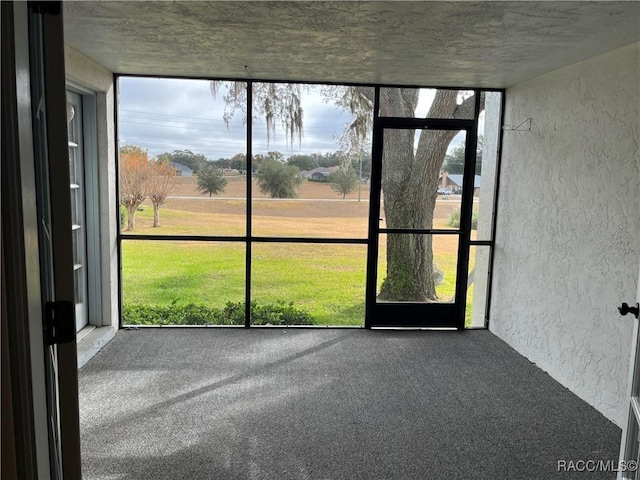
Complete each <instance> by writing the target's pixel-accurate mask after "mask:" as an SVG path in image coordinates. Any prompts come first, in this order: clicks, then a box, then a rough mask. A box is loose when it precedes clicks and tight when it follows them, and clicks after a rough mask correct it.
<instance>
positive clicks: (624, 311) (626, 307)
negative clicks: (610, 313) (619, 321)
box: [618, 303, 640, 318]
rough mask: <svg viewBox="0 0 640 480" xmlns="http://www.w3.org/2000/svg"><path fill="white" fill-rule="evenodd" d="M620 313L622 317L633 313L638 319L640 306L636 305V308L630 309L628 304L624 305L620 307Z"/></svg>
mask: <svg viewBox="0 0 640 480" xmlns="http://www.w3.org/2000/svg"><path fill="white" fill-rule="evenodd" d="M618 311H619V312H620V315H626V314H628V313H632V314H633V316H634V317H636V318H638V314H640V304H638V303H636V305H635V306H634V307H630V306H629V305H627V304H626V303H623V304H622V305H621V306H619V307H618Z"/></svg>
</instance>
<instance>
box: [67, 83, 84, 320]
mask: <svg viewBox="0 0 640 480" xmlns="http://www.w3.org/2000/svg"><path fill="white" fill-rule="evenodd" d="M82 113H83V112H82V97H81V96H80V95H78V94H77V93H75V92H70V91H67V122H68V124H67V128H68V134H69V180H70V191H71V235H72V245H73V275H74V283H75V293H74V302H75V310H76V332H79V331H80V330H82V329H83V328H84V327H85V326H86V325H87V324H88V323H89V317H88V313H87V280H88V277H87V267H88V265H87V221H86V215H85V204H86V203H85V202H86V200H85V199H86V187H87V186H86V182H85V175H84V171H85V168H84V134H83V124H84V122H83V118H82Z"/></svg>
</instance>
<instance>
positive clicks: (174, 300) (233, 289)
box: [122, 207, 473, 326]
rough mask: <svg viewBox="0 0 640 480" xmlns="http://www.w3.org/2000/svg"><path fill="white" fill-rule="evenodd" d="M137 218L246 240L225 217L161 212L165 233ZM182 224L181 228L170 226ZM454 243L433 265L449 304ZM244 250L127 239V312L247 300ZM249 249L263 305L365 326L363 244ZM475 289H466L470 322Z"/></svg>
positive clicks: (382, 266) (317, 320)
mask: <svg viewBox="0 0 640 480" xmlns="http://www.w3.org/2000/svg"><path fill="white" fill-rule="evenodd" d="M138 213H139V216H138V221H139V225H140V227H139V229H138V232H139V233H142V232H144V233H161V234H173V233H187V232H185V231H184V230H185V221H186V223H188V225H189V226H192V227H193V229H194V233H195V232H197V231H202V228H205V226H207V225H215V226H216V229H217V230H219V231H218V232H217V233H218V234H224V235H242V232H241V231H240V229H239V228H238V227H239V226H240V224H239V223H237V222H236V223H235V224H234V223H233V222H231V223H225V222H224V221H220V219H221V218H222V220H225V219H227V217H224V216H220V215H216V214H214V213H200V212H199V213H194V212H182V211H176V210H170V209H163V210H162V212H161V218H162V221H163V223H162V227H161V229H152V228H151V227H150V224H149V221H150V219H151V218H152V210H151V209H150V208H148V207H147V208H145V209H144V210H143V211H142V212H138ZM178 219H179V220H180V224H179V225H175V224H173V223H174V222H173V220H178ZM273 221H274V222H277V221H278V218H277V217H275V218H274V220H273ZM274 228H277V226H274ZM453 239H454V237H448V238H443V239H442V241H434V253H435V256H436V263H437V265H438V268H440V269H441V270H442V271H443V272H444V274H445V276H444V281H443V283H442V284H440V285H439V286H438V287H437V294H438V297H439V298H440V299H441V300H442V301H451V300H452V299H453V296H454V292H455V281H456V279H455V270H456V263H457V252H456V249H457V239H455V246H452V244H450V243H447V242H449V241H451V240H453ZM245 248H246V247H245V245H244V243H241V242H238V243H235V242H184V241H142V240H123V241H122V278H123V282H122V288H123V304H124V306H125V310H126V307H127V306H133V305H142V306H152V307H159V308H165V307H168V306H178V307H180V306H185V305H188V304H193V305H197V306H203V307H207V308H211V309H223V308H225V305H227V304H228V302H233V303H238V304H241V303H243V302H244V300H245V258H246V252H245ZM252 249H253V251H252V283H251V294H252V299H253V301H255V302H256V303H257V304H258V305H267V304H277V303H284V304H289V303H292V304H293V306H294V307H295V308H296V309H299V310H301V311H304V312H306V313H308V314H309V315H308V316H309V317H310V318H311V323H313V324H316V325H355V326H362V325H363V324H364V304H365V283H366V260H367V259H366V255H367V249H366V246H364V245H348V244H343V245H340V244H291V243H254V244H253V246H252ZM380 252H381V256H380V259H379V262H378V272H379V274H378V277H379V278H378V284H379V285H380V284H381V282H382V280H383V278H384V272H385V271H386V258H385V249H384V248H381V249H380ZM471 260H472V261H473V257H472V259H471ZM472 288H473V287H472ZM472 288H471V289H470V290H469V291H468V292H467V303H468V306H467V312H466V313H467V323H468V322H469V321H470V314H471V294H472ZM126 323H127V318H126V317H125V324H126Z"/></svg>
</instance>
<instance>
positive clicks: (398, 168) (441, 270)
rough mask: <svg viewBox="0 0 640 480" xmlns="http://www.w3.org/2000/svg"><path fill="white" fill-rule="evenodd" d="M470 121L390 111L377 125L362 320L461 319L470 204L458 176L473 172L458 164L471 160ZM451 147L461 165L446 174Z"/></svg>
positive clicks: (455, 322) (423, 322)
mask: <svg viewBox="0 0 640 480" xmlns="http://www.w3.org/2000/svg"><path fill="white" fill-rule="evenodd" d="M469 127H470V125H469V122H468V121H465V120H463V121H460V122H451V121H449V120H446V121H442V120H419V119H392V118H389V119H383V120H381V121H380V122H379V124H378V125H377V127H376V131H375V132H374V135H375V138H376V140H377V142H376V143H375V145H376V147H375V150H374V169H377V172H375V174H374V187H373V188H374V189H378V191H377V193H376V195H378V198H379V201H377V202H374V203H373V206H372V208H377V209H378V211H377V213H378V215H377V218H378V222H374V221H373V219H372V222H371V225H372V226H373V228H372V232H371V234H372V236H373V238H374V239H375V242H376V244H375V247H374V248H372V249H371V252H370V255H371V257H370V263H369V266H370V269H371V268H372V266H373V268H375V275H373V276H374V277H375V290H374V289H373V288H372V286H371V285H370V286H369V290H368V291H369V298H368V326H372V327H377V326H380V327H393V326H395V327H405V326H411V327H416V326H423V327H451V328H462V326H463V325H464V305H465V303H466V295H465V291H466V288H463V287H466V282H467V276H468V270H467V268H468V267H467V263H468V252H467V250H468V248H469V239H470V237H469V231H468V229H469V227H470V225H471V222H470V220H469V221H466V220H465V215H470V214H471V213H470V212H471V210H470V205H471V204H470V202H469V199H468V198H467V197H468V195H469V193H468V191H469V189H468V188H467V189H463V184H464V180H465V179H466V176H465V175H467V176H468V175H469V172H471V175H473V172H472V169H470V168H465V164H466V163H468V162H469V161H470V160H471V161H473V160H474V158H473V157H470V156H469V155H468V153H467V152H471V151H474V150H473V148H472V147H473V146H472V145H470V144H469V139H470V138H471V137H472V135H469V133H470V128H469ZM470 147H471V148H470ZM454 149H456V150H457V153H458V155H459V156H460V155H461V156H462V157H463V159H462V161H461V162H460V161H459V162H458V165H457V166H458V168H459V169H460V172H461V173H460V174H457V173H454V174H451V175H447V174H446V173H443V172H442V170H441V168H442V167H441V165H442V163H443V160H444V159H445V157H446V155H447V153H448V152H450V151H453V150H454ZM471 182H473V179H471ZM471 192H472V190H471ZM471 195H472V193H471ZM376 200H377V199H376ZM372 215H376V212H373V213H372ZM369 281H370V282H371V281H373V280H372V279H369ZM373 291H375V296H374V298H370V297H371V292H373Z"/></svg>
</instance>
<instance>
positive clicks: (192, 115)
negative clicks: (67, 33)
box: [118, 77, 459, 160]
mask: <svg viewBox="0 0 640 480" xmlns="http://www.w3.org/2000/svg"><path fill="white" fill-rule="evenodd" d="M224 92H225V90H224V89H221V91H220V92H219V94H218V96H217V98H214V96H213V95H212V93H211V90H210V88H209V82H208V81H206V80H185V79H166V78H163V79H158V78H136V77H120V79H119V93H120V96H119V114H118V115H119V117H118V128H119V133H120V135H119V138H120V145H124V144H127V143H128V144H132V145H137V146H139V147H142V148H145V149H147V150H148V151H149V153H150V154H151V155H153V156H155V155H158V154H160V153H163V152H171V151H173V150H191V151H192V152H194V153H202V154H204V155H205V156H206V157H207V158H209V159H210V160H217V159H218V158H230V157H232V156H233V155H235V154H236V153H245V151H246V145H245V144H246V127H245V125H243V122H242V113H241V112H237V113H236V115H235V117H234V118H233V120H232V121H231V123H230V124H229V126H228V127H227V125H226V124H225V122H224V120H223V114H224V107H225V105H224V101H223V100H222V96H223V94H224ZM431 99H432V97H431V98H429V96H427V95H425V96H421V101H420V105H419V110H424V114H426V110H427V107H428V104H430V102H431ZM302 108H303V112H304V136H303V138H302V142H301V144H298V141H297V139H295V140H294V142H293V144H291V143H290V142H289V141H288V138H287V135H286V134H285V133H284V131H283V129H282V127H281V126H280V125H279V124H278V125H277V129H276V135H275V137H272V138H271V139H270V140H269V144H268V145H267V134H266V123H265V120H264V118H258V119H254V122H253V153H254V154H257V153H262V154H264V153H266V152H267V151H274V150H275V151H279V152H282V153H283V154H284V156H285V157H289V156H291V155H294V154H311V153H316V152H323V153H326V152H335V151H336V150H339V149H340V146H339V142H338V138H339V137H340V135H341V134H342V132H343V131H344V129H345V126H346V125H347V124H348V123H350V122H351V120H352V118H351V115H350V114H349V113H347V112H345V111H343V110H341V109H339V108H337V107H336V106H335V105H333V104H331V103H325V102H323V100H322V96H321V95H320V93H319V90H318V89H317V88H316V89H315V90H312V91H311V92H308V93H304V95H303V98H302ZM416 113H418V112H416ZM424 114H423V115H424ZM453 143H455V144H457V143H459V140H458V141H454V142H453Z"/></svg>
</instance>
